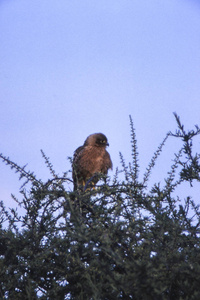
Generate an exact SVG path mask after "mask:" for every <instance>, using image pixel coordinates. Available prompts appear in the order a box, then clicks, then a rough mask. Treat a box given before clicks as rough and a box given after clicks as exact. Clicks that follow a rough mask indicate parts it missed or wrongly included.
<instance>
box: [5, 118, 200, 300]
mask: <svg viewBox="0 0 200 300" xmlns="http://www.w3.org/2000/svg"><path fill="white" fill-rule="evenodd" d="M175 118H176V121H177V124H178V130H177V131H176V133H175V134H172V133H168V134H167V135H166V137H165V139H164V141H163V142H162V143H161V145H160V146H159V147H158V150H157V151H156V152H155V154H154V156H153V158H152V160H151V162H150V164H149V166H148V167H147V169H146V172H145V174H144V177H143V180H141V181H139V179H138V172H139V165H138V152H137V142H136V136H135V129H134V127H133V122H132V119H131V117H130V124H131V149H132V162H131V163H129V164H128V165H126V163H125V160H124V158H123V156H122V154H120V158H121V163H122V170H118V169H117V170H116V173H115V176H114V178H113V179H112V181H111V179H109V178H107V182H106V184H105V183H104V184H102V185H98V186H97V187H96V189H95V190H91V191H87V192H85V193H83V192H81V191H76V192H71V191H69V190H67V188H66V186H67V185H66V182H67V183H69V182H71V179H70V177H69V176H68V173H64V174H63V176H62V177H60V176H58V175H57V174H56V173H55V171H54V169H53V166H52V165H51V163H50V161H49V158H48V157H46V155H45V154H44V152H42V155H43V157H44V159H45V162H46V164H47V167H48V169H49V170H50V174H51V179H49V180H48V181H47V182H43V181H42V180H40V179H37V177H36V176H35V175H34V174H33V173H32V172H29V171H26V168H25V167H20V166H18V165H17V164H15V163H14V162H12V161H11V160H10V159H9V158H6V157H5V156H3V155H2V154H1V155H0V157H1V159H2V160H3V161H4V162H5V163H7V164H8V165H10V166H11V168H13V169H14V170H15V171H16V172H18V173H19V175H20V179H25V182H24V184H23V186H22V187H21V193H22V200H18V199H16V198H15V197H14V196H13V197H14V199H15V201H17V203H18V205H19V206H21V207H23V208H24V210H25V213H24V214H23V215H21V216H19V215H18V214H17V212H16V211H15V210H14V209H11V210H10V211H8V210H7V209H6V208H5V207H4V204H3V202H1V219H0V221H1V225H0V297H1V299H13V300H17V299H49V300H50V299H52V300H54V299H84V300H85V299H92V300H95V299H102V300H111V299H113V300H116V299H135V300H140V299H141V300H146V299H147V300H148V299H152V300H162V299H163V300H164V299H170V300H173V299H174V300H177V299H180V300H181V299H188V300H189V299H190V300H192V299H194V300H197V299H200V289H199V282H200V264H199V261H200V239H199V233H200V231H199V224H200V212H199V206H198V205H196V204H195V203H194V201H193V199H192V198H191V197H189V196H187V195H186V196H185V199H182V200H181V201H180V199H179V197H177V196H176V197H175V196H174V192H175V190H176V189H177V187H179V186H181V185H182V184H183V182H185V181H188V182H189V183H190V184H191V185H192V183H193V181H194V180H195V181H196V182H199V181H200V177H199V173H200V164H199V158H200V155H199V154H193V144H192V141H193V138H194V137H195V136H198V134H199V133H200V129H199V128H198V126H196V128H195V130H190V131H188V132H186V131H185V129H184V126H183V125H182V124H181V122H180V119H179V117H178V116H177V115H176V114H175ZM168 138H181V139H182V141H183V146H182V148H181V149H180V151H179V152H178V153H177V154H175V158H174V161H173V165H172V166H171V168H170V171H169V173H168V177H167V178H166V179H165V185H164V187H161V186H160V185H159V184H154V185H153V187H152V188H149V187H148V183H149V179H150V175H151V171H152V169H153V167H154V165H155V163H156V160H157V158H158V156H159V155H160V154H161V152H162V149H163V146H164V145H165V143H166V142H167V139H168ZM121 171H123V174H124V179H119V178H121ZM25 187H26V189H25ZM27 187H29V189H28V191H27ZM4 222H7V223H8V224H9V225H8V226H5V225H4V224H5V223H4Z"/></svg>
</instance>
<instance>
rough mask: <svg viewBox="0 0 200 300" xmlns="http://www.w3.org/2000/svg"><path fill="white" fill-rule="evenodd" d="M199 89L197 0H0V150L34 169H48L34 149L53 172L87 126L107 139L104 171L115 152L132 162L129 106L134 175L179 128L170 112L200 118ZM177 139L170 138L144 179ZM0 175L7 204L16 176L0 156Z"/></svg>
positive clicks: (158, 170)
mask: <svg viewBox="0 0 200 300" xmlns="http://www.w3.org/2000/svg"><path fill="white" fill-rule="evenodd" d="M199 95H200V1H199V0H196V1H195V0H173V1H171V0H165V1H161V0H160V1H159V0H140V1H136V0H101V1H92V0H81V1H80V0H79V1H77V0H73V1H70V0H59V1H55V0H54V1H53V0H43V1H41V0H34V1H31V0H0V128H1V130H0V153H3V154H4V155H5V156H9V157H10V159H11V160H13V161H14V162H16V163H18V164H19V165H20V166H23V165H25V164H28V165H27V170H31V171H33V172H34V173H35V174H37V176H38V178H42V179H44V180H46V179H48V178H49V177H50V175H49V172H48V170H47V168H46V166H45V164H44V160H43V158H42V156H41V153H40V149H42V150H43V151H44V152H45V154H46V155H47V156H48V157H50V160H51V162H52V164H53V166H54V168H55V170H56V172H57V173H59V174H60V175H61V174H62V172H65V171H66V170H69V169H70V163H69V161H68V159H67V157H72V155H73V152H74V150H75V149H76V148H77V147H78V146H80V145H82V144H83V142H84V140H85V139H86V137H87V136H88V135H89V134H91V133H95V132H102V133H104V134H105V135H106V136H107V138H108V141H109V143H110V147H109V148H108V151H109V153H110V155H111V158H112V161H113V165H114V171H113V172H110V173H109V175H110V176H111V177H112V176H113V174H114V172H115V169H116V167H119V168H120V159H119V152H122V154H123V156H124V158H125V160H126V162H127V163H128V162H129V161H131V147H130V122H129V115H131V116H132V119H133V122H134V127H135V129H136V137H137V141H138V152H139V165H140V169H141V171H140V172H141V173H140V175H141V178H142V176H143V173H144V172H145V169H146V167H147V166H148V164H149V162H150V159H151V157H152V156H153V153H154V152H155V150H156V149H157V147H158V146H159V144H160V143H161V142H162V140H163V139H164V137H165V136H166V134H167V132H168V131H170V130H171V131H173V132H175V130H176V129H177V125H176V122H175V118H174V115H173V112H177V114H178V115H179V116H180V118H181V120H182V122H183V123H184V124H185V127H186V128H187V129H192V128H194V125H195V124H198V125H199V126H200V99H199ZM180 147H181V141H180V140H178V139H175V138H170V139H169V141H168V143H167V144H166V147H165V148H164V150H163V153H162V155H161V157H160V160H159V162H158V166H157V167H155V170H154V174H153V175H152V176H153V177H152V180H154V181H157V182H159V181H162V180H163V179H164V178H165V177H166V176H167V172H168V171H169V167H170V165H171V164H172V160H173V159H174V153H176V152H177V151H178V150H179V149H180ZM197 148H198V149H199V142H198V143H197ZM0 181H1V185H0V200H3V201H4V202H5V204H6V205H7V206H9V207H15V206H16V204H15V203H14V201H13V200H12V198H11V196H10V194H11V193H13V194H17V192H18V190H19V187H20V186H21V183H20V182H19V181H18V175H17V174H15V173H14V172H13V170H10V168H9V167H8V166H5V165H4V164H3V163H2V162H0ZM70 188H71V187H69V189H70ZM195 188H196V185H195V184H194V188H193V191H192V190H191V188H190V187H189V185H186V186H185V187H184V190H183V191H182V192H183V193H184V194H185V195H186V194H192V193H193V192H194V194H195ZM196 192H197V190H196Z"/></svg>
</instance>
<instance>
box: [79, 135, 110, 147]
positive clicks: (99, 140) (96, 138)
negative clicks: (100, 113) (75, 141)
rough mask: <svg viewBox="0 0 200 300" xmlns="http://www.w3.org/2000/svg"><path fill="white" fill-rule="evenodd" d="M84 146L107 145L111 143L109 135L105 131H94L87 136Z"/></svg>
mask: <svg viewBox="0 0 200 300" xmlns="http://www.w3.org/2000/svg"><path fill="white" fill-rule="evenodd" d="M84 146H96V147H106V146H109V144H108V140H107V137H106V136H105V135H104V134H103V133H94V134H91V135H89V136H88V137H87V139H86V140H85V143H84Z"/></svg>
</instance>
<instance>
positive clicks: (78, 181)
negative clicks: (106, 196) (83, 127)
mask: <svg viewBox="0 0 200 300" xmlns="http://www.w3.org/2000/svg"><path fill="white" fill-rule="evenodd" d="M106 146H109V144H108V140H107V137H106V136H105V135H104V134H103V133H94V134H91V135H89V136H88V137H87V139H86V140H85V142H84V144H83V146H80V147H78V148H77V149H76V150H75V152H74V157H73V170H72V177H73V182H74V190H77V188H78V187H82V188H84V190H85V189H86V188H87V187H88V186H91V185H92V186H94V185H95V184H96V183H97V182H98V181H99V175H100V174H105V175H106V174H107V173H108V169H112V161H111V159H110V155H109V153H108V152H107V151H106Z"/></svg>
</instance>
